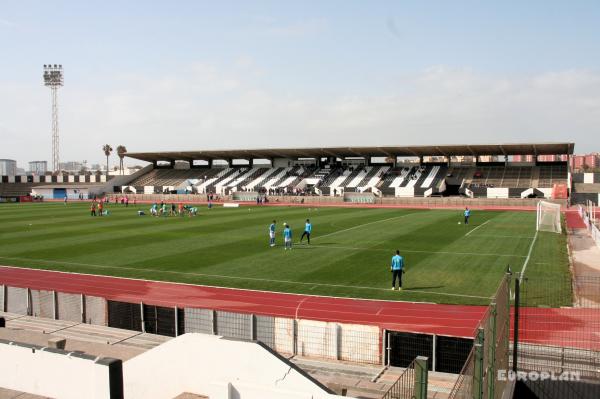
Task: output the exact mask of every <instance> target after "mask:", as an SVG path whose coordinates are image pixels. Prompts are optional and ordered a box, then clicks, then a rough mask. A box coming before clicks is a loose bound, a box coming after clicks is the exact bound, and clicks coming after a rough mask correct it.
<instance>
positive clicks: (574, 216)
mask: <svg viewBox="0 0 600 399" xmlns="http://www.w3.org/2000/svg"><path fill="white" fill-rule="evenodd" d="M582 225H583V228H581V226H582ZM567 227H568V229H569V248H570V251H571V258H572V265H573V275H574V277H575V292H576V304H577V306H579V307H591V308H598V307H600V290H599V289H598V287H599V286H600V247H598V246H597V245H596V243H595V242H594V240H593V239H592V237H591V236H590V233H589V231H588V230H587V229H586V228H585V224H584V223H583V220H582V219H581V217H580V216H579V214H578V213H570V218H568V219H567Z"/></svg>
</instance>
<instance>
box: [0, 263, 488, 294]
mask: <svg viewBox="0 0 600 399" xmlns="http://www.w3.org/2000/svg"><path fill="white" fill-rule="evenodd" d="M0 259H8V260H22V261H29V262H39V263H49V264H59V265H72V266H85V267H90V268H98V269H115V270H128V271H137V272H149V273H165V274H176V275H182V276H194V277H209V278H211V277H212V278H222V279H231V280H246V281H260V282H265V283H283V284H295V285H316V286H320V287H333V288H352V289H360V290H371V291H386V292H387V291H389V288H381V287H365V286H360V285H343V284H326V283H309V282H301V281H292V280H272V279H265V278H256V277H240V276H225V275H219V274H205V273H193V272H179V271H175V270H158V269H147V268H137V267H128V266H111V265H96V264H91V263H79V262H66V261H54V260H46V259H28V258H9V257H6V256H0ZM404 291H406V292H411V293H417V294H418V293H422V294H434V295H444V296H453V297H465V298H476V299H490V297H486V296H477V295H464V294H452V293H448V292H436V291H421V290H418V289H416V290H411V289H405V290H404Z"/></svg>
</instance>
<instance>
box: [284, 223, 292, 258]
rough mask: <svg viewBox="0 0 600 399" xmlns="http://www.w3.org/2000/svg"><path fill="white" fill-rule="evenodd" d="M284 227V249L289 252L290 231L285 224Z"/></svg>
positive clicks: (290, 245) (290, 244)
mask: <svg viewBox="0 0 600 399" xmlns="http://www.w3.org/2000/svg"><path fill="white" fill-rule="evenodd" d="M284 226H285V227H284V229H283V242H284V249H285V250H287V249H288V248H289V249H290V251H291V250H292V229H291V228H290V226H289V225H288V224H287V223H285V224H284Z"/></svg>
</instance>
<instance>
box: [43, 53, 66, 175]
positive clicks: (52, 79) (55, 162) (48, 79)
mask: <svg viewBox="0 0 600 399" xmlns="http://www.w3.org/2000/svg"><path fill="white" fill-rule="evenodd" d="M63 84H64V77H63V69H62V65H56V64H54V65H50V64H48V65H44V85H45V86H47V87H49V88H50V98H51V101H52V170H53V171H54V172H58V170H59V169H60V157H59V135H58V89H59V88H60V87H62V86H63Z"/></svg>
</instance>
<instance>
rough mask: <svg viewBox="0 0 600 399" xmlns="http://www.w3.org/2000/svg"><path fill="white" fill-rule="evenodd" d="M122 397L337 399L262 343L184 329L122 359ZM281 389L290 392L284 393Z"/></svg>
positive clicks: (134, 398) (135, 398) (132, 398)
mask: <svg viewBox="0 0 600 399" xmlns="http://www.w3.org/2000/svg"><path fill="white" fill-rule="evenodd" d="M123 378H124V385H125V397H126V398H128V399H137V398H140V399H141V398H144V399H153V398H156V399H158V398H172V397H175V396H177V395H179V394H180V393H182V392H191V393H196V394H200V395H208V396H209V397H210V398H211V399H212V398H227V399H229V398H243V399H254V398H257V399H258V398H263V399H269V398H281V397H292V398H306V399H308V398H314V399H317V398H323V399H325V398H336V397H337V396H335V395H330V394H328V393H327V392H326V391H325V390H324V389H322V388H321V387H320V386H319V385H317V384H316V383H314V382H313V381H311V380H310V379H308V378H307V377H305V376H304V375H302V374H301V373H300V372H298V371H297V370H296V369H295V368H292V367H290V366H289V364H287V363H286V362H284V361H282V360H281V359H279V358H278V357H277V356H275V355H273V354H272V353H271V352H269V351H268V350H266V349H265V348H263V347H262V346H260V345H258V344H256V343H253V342H246V341H237V340H229V339H224V338H222V337H219V336H214V335H204V334H184V335H181V336H179V337H177V338H175V339H172V340H170V341H168V342H166V343H164V344H162V345H160V346H158V347H156V348H154V349H152V350H150V351H148V352H145V353H142V354H140V355H138V356H136V357H134V358H132V359H130V360H128V361H126V362H125V363H124V364H123ZM282 392H286V393H288V392H289V393H292V396H287V395H286V396H282Z"/></svg>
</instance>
